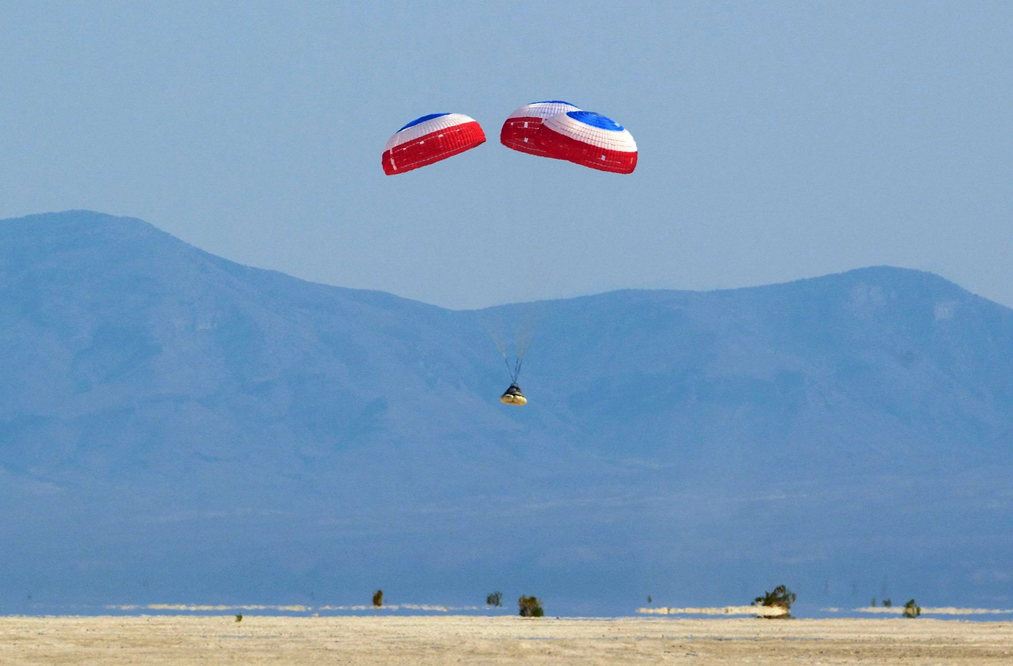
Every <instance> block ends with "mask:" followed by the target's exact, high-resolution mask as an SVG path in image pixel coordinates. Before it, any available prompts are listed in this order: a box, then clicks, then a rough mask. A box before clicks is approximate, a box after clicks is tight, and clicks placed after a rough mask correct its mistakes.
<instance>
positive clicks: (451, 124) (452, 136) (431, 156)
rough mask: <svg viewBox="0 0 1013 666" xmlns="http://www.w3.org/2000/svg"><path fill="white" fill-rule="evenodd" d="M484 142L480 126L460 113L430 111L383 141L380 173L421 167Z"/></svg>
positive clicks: (390, 173)
mask: <svg viewBox="0 0 1013 666" xmlns="http://www.w3.org/2000/svg"><path fill="white" fill-rule="evenodd" d="M483 143H485V133H484V132H483V131H482V127H481V125H479V124H478V122H476V121H475V119H474V118H470V117H469V116H466V115H464V114H462V113H431V114H429V115H428V116H422V117H421V118H416V119H415V120H413V121H411V122H410V123H408V124H407V125H405V126H404V127H402V128H401V129H399V130H398V131H397V132H396V133H395V134H394V136H392V137H391V138H390V141H388V142H387V146H386V147H385V148H384V151H383V172H384V173H385V174H387V175H388V176H393V175H395V174H398V173H404V172H406V171H411V170H413V169H418V168H419V167H424V166H426V165H428V164H432V163H434V162H439V161H440V160H445V159H447V158H448V157H452V156H454V155H457V154H458V153H463V152H464V151H466V150H471V149H472V148H475V147H476V146H480V145H482V144H483Z"/></svg>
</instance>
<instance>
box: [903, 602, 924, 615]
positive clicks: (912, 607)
mask: <svg viewBox="0 0 1013 666" xmlns="http://www.w3.org/2000/svg"><path fill="white" fill-rule="evenodd" d="M921 614H922V607H921V606H919V605H918V604H916V603H915V600H914V599H912V600H910V601H908V602H907V603H906V604H904V617H909V618H911V619H914V618H916V617H918V616H919V615H921Z"/></svg>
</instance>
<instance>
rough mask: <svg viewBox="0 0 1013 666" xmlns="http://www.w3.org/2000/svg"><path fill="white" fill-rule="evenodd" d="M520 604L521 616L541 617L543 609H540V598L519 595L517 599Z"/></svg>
mask: <svg viewBox="0 0 1013 666" xmlns="http://www.w3.org/2000/svg"><path fill="white" fill-rule="evenodd" d="M517 604H518V605H519V606H520V609H521V612H520V615H521V617H542V616H544V615H545V611H543V610H542V600H541V599H538V598H536V597H533V596H532V597H523V596H522V597H521V598H520V599H518V600H517Z"/></svg>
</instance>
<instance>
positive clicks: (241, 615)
mask: <svg viewBox="0 0 1013 666" xmlns="http://www.w3.org/2000/svg"><path fill="white" fill-rule="evenodd" d="M242 621H243V614H242V613H239V614H238V615H236V622H242Z"/></svg>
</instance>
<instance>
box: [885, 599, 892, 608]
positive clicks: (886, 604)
mask: <svg viewBox="0 0 1013 666" xmlns="http://www.w3.org/2000/svg"><path fill="white" fill-rule="evenodd" d="M891 606H893V602H892V601H890V600H889V599H883V607H884V608H890V607H891Z"/></svg>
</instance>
